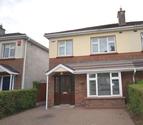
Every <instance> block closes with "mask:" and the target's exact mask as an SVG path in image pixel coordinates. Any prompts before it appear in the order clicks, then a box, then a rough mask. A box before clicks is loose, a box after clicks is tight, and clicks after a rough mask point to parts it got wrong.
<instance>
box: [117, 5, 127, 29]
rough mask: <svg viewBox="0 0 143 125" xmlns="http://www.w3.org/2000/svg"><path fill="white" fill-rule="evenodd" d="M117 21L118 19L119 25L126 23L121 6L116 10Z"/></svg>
mask: <svg viewBox="0 0 143 125" xmlns="http://www.w3.org/2000/svg"><path fill="white" fill-rule="evenodd" d="M117 17H118V21H119V25H120V26H122V25H125V24H126V19H125V10H122V8H120V10H119V11H118V15H117Z"/></svg>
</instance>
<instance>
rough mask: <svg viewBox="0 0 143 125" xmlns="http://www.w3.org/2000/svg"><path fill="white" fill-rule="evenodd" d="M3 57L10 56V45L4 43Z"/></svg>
mask: <svg viewBox="0 0 143 125" xmlns="http://www.w3.org/2000/svg"><path fill="white" fill-rule="evenodd" d="M3 57H9V47H8V45H4V51H3Z"/></svg>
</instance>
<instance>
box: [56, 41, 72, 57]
mask: <svg viewBox="0 0 143 125" xmlns="http://www.w3.org/2000/svg"><path fill="white" fill-rule="evenodd" d="M60 42H64V45H61V46H60ZM67 42H71V43H72V46H71V49H72V53H71V55H68V54H67V50H66V48H67V45H66V44H67ZM60 47H64V54H63V55H60ZM58 56H59V57H62V56H73V40H72V39H69V40H59V41H58Z"/></svg>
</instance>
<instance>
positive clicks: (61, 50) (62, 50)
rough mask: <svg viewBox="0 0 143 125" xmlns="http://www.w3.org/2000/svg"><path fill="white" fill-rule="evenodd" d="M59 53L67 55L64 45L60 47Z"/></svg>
mask: <svg viewBox="0 0 143 125" xmlns="http://www.w3.org/2000/svg"><path fill="white" fill-rule="evenodd" d="M59 55H60V56H64V55H65V48H64V47H60V48H59Z"/></svg>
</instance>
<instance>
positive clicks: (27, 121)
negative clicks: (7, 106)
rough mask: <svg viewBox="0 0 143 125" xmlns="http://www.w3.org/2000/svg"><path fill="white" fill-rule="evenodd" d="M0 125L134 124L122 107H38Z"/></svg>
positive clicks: (5, 119)
mask: <svg viewBox="0 0 143 125" xmlns="http://www.w3.org/2000/svg"><path fill="white" fill-rule="evenodd" d="M0 125H134V123H133V121H132V120H131V118H130V117H129V115H128V113H127V112H126V111H125V110H124V109H84V108H74V107H70V106H60V107H53V108H50V109H49V110H48V111H46V110H45V108H44V107H38V108H35V109H32V110H28V111H25V112H22V113H19V114H16V115H13V116H10V117H7V118H4V119H2V120H0Z"/></svg>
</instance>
